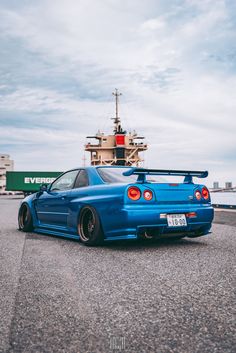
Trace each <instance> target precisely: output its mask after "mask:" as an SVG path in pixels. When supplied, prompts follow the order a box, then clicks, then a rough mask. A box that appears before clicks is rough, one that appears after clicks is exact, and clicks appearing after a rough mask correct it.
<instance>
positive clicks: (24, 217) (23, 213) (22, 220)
mask: <svg viewBox="0 0 236 353" xmlns="http://www.w3.org/2000/svg"><path fill="white" fill-rule="evenodd" d="M27 221H28V209H27V207H26V206H22V207H21V210H20V214H19V228H20V229H23V228H24V226H25V225H26V223H27Z"/></svg>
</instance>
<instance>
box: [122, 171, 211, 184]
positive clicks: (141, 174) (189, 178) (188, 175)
mask: <svg viewBox="0 0 236 353" xmlns="http://www.w3.org/2000/svg"><path fill="white" fill-rule="evenodd" d="M123 175H125V176H130V175H138V179H137V181H138V182H141V183H144V182H145V181H146V175H174V176H184V177H185V178H184V183H186V184H191V183H192V182H193V177H197V178H206V177H207V176H208V171H206V170H205V171H191V170H169V169H145V168H131V169H129V170H127V172H124V173H123Z"/></svg>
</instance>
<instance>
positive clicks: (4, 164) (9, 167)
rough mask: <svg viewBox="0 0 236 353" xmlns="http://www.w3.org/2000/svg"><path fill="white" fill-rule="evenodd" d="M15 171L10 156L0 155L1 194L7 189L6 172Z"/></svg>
mask: <svg viewBox="0 0 236 353" xmlns="http://www.w3.org/2000/svg"><path fill="white" fill-rule="evenodd" d="M13 170H14V161H13V160H11V159H10V156H9V154H0V192H3V191H5V189H6V172H11V171H13Z"/></svg>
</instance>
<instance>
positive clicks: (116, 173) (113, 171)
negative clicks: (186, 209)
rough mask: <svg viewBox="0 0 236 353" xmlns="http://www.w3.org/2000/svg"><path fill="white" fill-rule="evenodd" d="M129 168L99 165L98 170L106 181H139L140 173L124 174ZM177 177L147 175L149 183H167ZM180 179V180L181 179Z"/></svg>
mask: <svg viewBox="0 0 236 353" xmlns="http://www.w3.org/2000/svg"><path fill="white" fill-rule="evenodd" d="M128 170H129V168H119V167H114V168H113V167H109V168H103V167H99V168H97V171H98V173H99V175H100V176H101V178H102V180H103V181H105V183H127V184H128V183H135V182H136V181H137V178H138V175H130V176H125V175H123V173H124V172H127V171H128ZM176 178H179V177H174V178H173V177H171V178H169V177H166V176H165V177H162V176H160V175H147V181H148V182H149V183H166V182H173V181H175V182H176ZM180 180H181V182H182V180H183V177H181V179H180ZM180 180H179V181H180Z"/></svg>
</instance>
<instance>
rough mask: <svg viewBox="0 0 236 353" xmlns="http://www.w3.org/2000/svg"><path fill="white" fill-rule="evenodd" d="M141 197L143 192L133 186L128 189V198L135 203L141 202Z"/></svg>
mask: <svg viewBox="0 0 236 353" xmlns="http://www.w3.org/2000/svg"><path fill="white" fill-rule="evenodd" d="M140 197H141V191H140V190H139V188H137V187H136V186H131V187H130V188H128V198H130V199H131V200H133V201H137V200H139V199H140Z"/></svg>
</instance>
